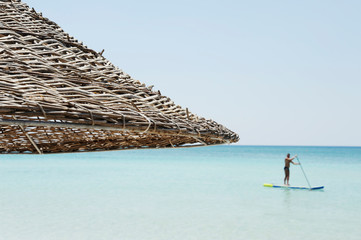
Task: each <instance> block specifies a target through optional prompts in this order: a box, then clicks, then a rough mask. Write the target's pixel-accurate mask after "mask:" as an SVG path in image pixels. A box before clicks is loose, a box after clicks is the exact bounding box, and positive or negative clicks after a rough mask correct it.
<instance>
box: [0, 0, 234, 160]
mask: <svg viewBox="0 0 361 240" xmlns="http://www.w3.org/2000/svg"><path fill="white" fill-rule="evenodd" d="M237 141H238V135H237V134H235V133H234V132H232V131H230V130H228V129H227V128H225V127H224V126H222V125H220V124H218V123H216V122H214V121H212V120H206V119H204V118H201V117H198V116H196V115H195V114H192V113H191V112H189V111H188V109H183V108H181V107H180V106H177V105H176V104H174V103H173V101H172V100H170V99H169V98H168V97H166V96H162V95H161V93H160V92H159V91H152V87H148V86H145V84H142V83H140V82H139V81H137V80H134V79H132V78H131V77H130V76H129V75H128V74H126V73H124V72H123V71H122V70H120V69H119V68H117V67H115V66H114V65H113V64H112V63H110V62H109V61H108V60H107V59H105V58H104V57H103V56H102V53H98V52H96V51H94V50H91V49H89V48H87V47H86V46H85V45H83V44H82V43H81V42H78V41H77V40H76V39H74V38H73V37H71V36H69V35H68V34H67V33H65V32H64V31H63V30H62V29H61V28H60V27H59V26H58V25H57V24H56V23H54V22H52V21H50V20H49V19H47V18H45V17H43V16H42V14H39V13H37V12H35V11H34V9H30V8H29V7H28V6H27V5H26V4H25V3H22V2H21V1H16V0H12V1H11V0H1V1H0V152H2V153H8V152H19V153H22V152H31V153H37V152H39V153H53V152H74V151H93V150H110V149H127V148H143V147H149V148H152V147H157V148H158V147H159V148H165V147H180V146H184V145H188V144H196V143H199V144H202V145H212V144H223V143H232V142H237Z"/></svg>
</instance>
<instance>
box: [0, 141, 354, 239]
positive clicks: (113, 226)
mask: <svg viewBox="0 0 361 240" xmlns="http://www.w3.org/2000/svg"><path fill="white" fill-rule="evenodd" d="M288 152H290V153H291V154H296V153H297V154H298V155H299V158H300V161H301V163H302V164H303V168H304V170H305V172H306V174H307V176H308V178H309V180H310V182H311V184H312V185H313V186H317V185H324V186H325V189H324V191H306V190H283V189H273V188H265V187H263V186H262V185H263V183H265V182H269V183H278V184H280V183H282V182H283V174H284V173H283V159H284V157H285V155H286V154H287V153H288ZM290 183H291V185H304V186H306V185H307V182H306V180H305V178H304V176H303V174H302V171H301V169H300V168H299V166H291V180H290ZM360 216H361V148H352V147H261V146H252V147H246V146H218V147H205V148H192V149H174V150H134V151H118V152H97V153H76V154H53V155H42V156H38V155H0V239H1V240H2V239H4V240H13V239H19V240H24V239H25V240H26V239H30V240H32V239H34V240H42V239H44V240H53V239H56V240H58V239H59V240H60V239H61V240H63V239H87V240H93V239H94V240H99V239H106V240H112V239H122V240H128V239H129V240H138V239H139V240H144V239H147V240H152V239H156V240H162V239H164V240H169V239H172V240H173V239H174V240H178V239H182V240H187V239H197V240H202V239H204V240H211V239H217V240H218V239H260V240H261V239H262V240H264V239H277V240H286V239H287V240H288V239H291V238H292V239H317V240H323V239H327V240H330V239H331V240H332V239H348V240H352V239H355V240H356V239H358V240H359V239H360V236H361V228H360Z"/></svg>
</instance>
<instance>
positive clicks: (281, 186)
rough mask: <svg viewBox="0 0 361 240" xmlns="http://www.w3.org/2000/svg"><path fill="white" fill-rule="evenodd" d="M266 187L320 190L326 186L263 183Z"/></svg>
mask: <svg viewBox="0 0 361 240" xmlns="http://www.w3.org/2000/svg"><path fill="white" fill-rule="evenodd" d="M263 186H264V187H273V188H284V189H306V190H319V189H323V188H324V186H318V187H311V188H310V187H294V186H287V185H275V184H272V183H265V184H263Z"/></svg>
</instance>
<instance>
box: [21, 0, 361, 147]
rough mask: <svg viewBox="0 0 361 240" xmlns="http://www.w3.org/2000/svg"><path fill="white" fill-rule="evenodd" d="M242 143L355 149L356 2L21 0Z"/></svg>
mask: <svg viewBox="0 0 361 240" xmlns="http://www.w3.org/2000/svg"><path fill="white" fill-rule="evenodd" d="M26 2H27V3H28V4H29V5H30V7H34V8H35V9H36V10H37V11H38V12H43V15H44V16H45V17H48V18H50V19H51V20H53V21H55V22H57V23H58V24H59V25H60V26H61V27H62V28H63V29H64V30H65V31H66V32H68V33H70V34H71V35H72V36H74V37H76V38H77V39H78V40H80V41H83V42H84V43H85V45H87V46H88V47H90V48H92V49H94V50H96V51H101V50H102V49H105V52H104V56H105V57H107V58H108V59H109V60H110V61H111V62H113V64H114V65H116V66H118V67H120V68H121V69H123V70H124V71H125V72H126V73H128V74H130V75H131V76H132V77H133V78H135V79H138V80H140V81H141V82H144V83H146V84H147V85H155V89H156V90H157V89H159V90H161V92H162V94H163V95H167V96H169V97H170V98H171V99H172V100H174V101H175V102H176V104H179V105H181V106H183V107H188V108H189V109H190V111H192V112H194V113H196V114H198V115H200V116H204V117H206V118H211V119H213V120H215V121H217V122H219V123H222V124H224V125H225V126H226V127H228V128H230V129H232V130H234V131H235V132H237V133H238V134H239V135H240V142H239V144H246V145H331V146H333V145H338V146H343V145H345V146H361V107H360V103H361V27H360V23H361V14H360V12H361V2H360V1H352V0H349V1H332V0H318V1H314V0H313V1H311V0H303V1H296V0H288V1H285V0H284V1H277V0H273V1H270V0H261V1H257V0H255V1H228V0H222V1H211V0H208V1H197V0H192V1H188V0H185V1H159V0H153V1H137V0H132V1H121V0H103V1H92V0H88V1H86V0H76V1H74V0H72V1H70V0H62V1H49V0H27V1H26Z"/></svg>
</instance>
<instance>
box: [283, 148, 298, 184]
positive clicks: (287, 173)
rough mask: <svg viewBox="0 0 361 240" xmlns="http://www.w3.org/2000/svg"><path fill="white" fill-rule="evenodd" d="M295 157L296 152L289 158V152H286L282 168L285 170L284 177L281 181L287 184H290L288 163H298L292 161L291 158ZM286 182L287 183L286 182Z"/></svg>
mask: <svg viewBox="0 0 361 240" xmlns="http://www.w3.org/2000/svg"><path fill="white" fill-rule="evenodd" d="M296 157H297V154H296V155H295V156H294V157H292V158H290V154H289V153H288V154H287V157H286V158H285V167H284V168H283V169H284V170H285V178H284V180H283V183H284V184H285V185H287V186H289V185H290V163H292V164H294V165H300V164H299V163H294V162H293V161H292V160H293V159H295V158H296ZM286 182H287V184H286Z"/></svg>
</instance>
